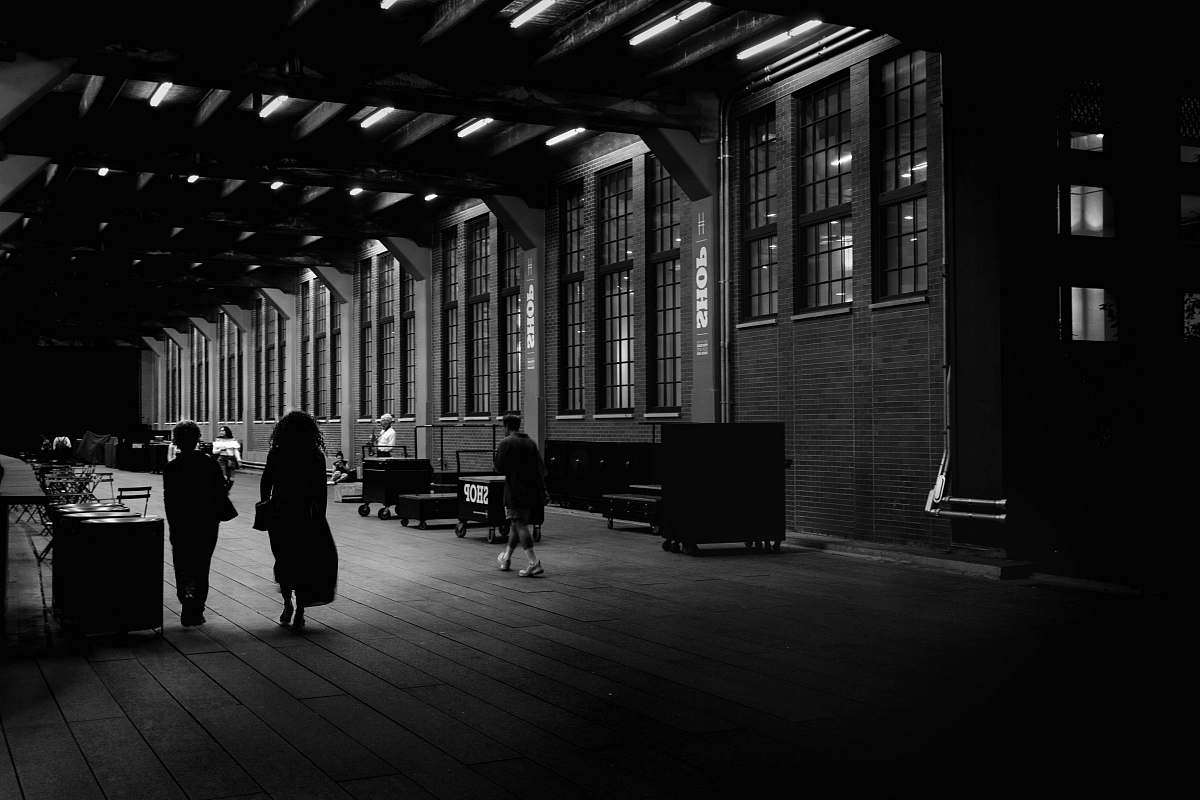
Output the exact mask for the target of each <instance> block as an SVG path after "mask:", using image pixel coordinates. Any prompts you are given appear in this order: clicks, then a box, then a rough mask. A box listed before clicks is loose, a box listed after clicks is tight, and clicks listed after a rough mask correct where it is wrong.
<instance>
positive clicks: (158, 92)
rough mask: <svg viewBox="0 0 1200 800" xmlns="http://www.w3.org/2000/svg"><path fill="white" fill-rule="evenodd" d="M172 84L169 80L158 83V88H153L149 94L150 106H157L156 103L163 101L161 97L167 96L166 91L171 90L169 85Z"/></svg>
mask: <svg viewBox="0 0 1200 800" xmlns="http://www.w3.org/2000/svg"><path fill="white" fill-rule="evenodd" d="M174 85H175V84H173V83H171V82H170V81H166V82H164V83H160V84H159V85H158V88H157V89H155V90H154V94H152V95H150V107H151V108H157V107H158V104H159V103H161V102H162V101H163V98H164V97H166V96H167V92H169V91H171V87H172V86H174Z"/></svg>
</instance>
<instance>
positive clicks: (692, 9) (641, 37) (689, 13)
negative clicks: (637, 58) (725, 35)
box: [629, 3, 712, 46]
mask: <svg viewBox="0 0 1200 800" xmlns="http://www.w3.org/2000/svg"><path fill="white" fill-rule="evenodd" d="M710 5H712V3H693V4H692V5H690V6H688V7H687V8H685V9H684V10H683V11H681V12H679V13H678V14H676V15H674V16H672V17H667V18H666V19H664V20H661V21H660V22H659V23H658V24H656V25H652V26H650V27H649V28H647V29H646V30H644V31H642V32H641V33H639V34H637V35H636V36H634V37H633V38H632V39H630V40H629V43H630V44H631V45H635V46H636V45H639V44H641V43H642V42H644V41H646V40H647V39H649V38H651V37H653V36H658V35H659V34H660V33H662V32H663V31H665V30H669V29H671V28H673V27H675V25H676V24H677V23H680V22H683V21H684V20H685V19H688V18H689V17H694V16H695V15H696V14H699V13H700V12H701V11H703V10H704V9H706V8H708V7H709V6H710Z"/></svg>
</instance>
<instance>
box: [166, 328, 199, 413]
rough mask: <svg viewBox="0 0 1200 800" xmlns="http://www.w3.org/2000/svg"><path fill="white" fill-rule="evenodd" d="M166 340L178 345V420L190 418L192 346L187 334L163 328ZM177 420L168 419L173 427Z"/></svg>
mask: <svg viewBox="0 0 1200 800" xmlns="http://www.w3.org/2000/svg"><path fill="white" fill-rule="evenodd" d="M163 333H165V334H166V335H167V338H168V339H170V340H171V341H173V342H174V343H175V344H177V345H179V350H180V355H179V419H191V418H192V398H191V394H192V376H191V364H192V344H191V341H190V339H189V337H188V335H187V334H184V333H180V332H179V331H177V330H176V329H174V328H163ZM179 419H168V420H164V422H168V423H170V424H171V425H174V424H175V423H176V422H179Z"/></svg>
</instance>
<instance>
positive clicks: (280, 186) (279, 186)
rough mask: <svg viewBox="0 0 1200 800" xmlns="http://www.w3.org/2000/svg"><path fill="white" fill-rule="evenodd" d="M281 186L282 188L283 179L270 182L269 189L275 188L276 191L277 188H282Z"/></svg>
mask: <svg viewBox="0 0 1200 800" xmlns="http://www.w3.org/2000/svg"><path fill="white" fill-rule="evenodd" d="M282 188H283V181H275V182H274V183H272V184H271V189H272V190H276V191H277V190H279V189H282Z"/></svg>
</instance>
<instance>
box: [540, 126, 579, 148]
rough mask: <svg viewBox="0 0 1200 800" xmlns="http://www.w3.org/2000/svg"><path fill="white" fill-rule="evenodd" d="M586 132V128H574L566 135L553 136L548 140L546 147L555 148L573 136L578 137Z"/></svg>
mask: <svg viewBox="0 0 1200 800" xmlns="http://www.w3.org/2000/svg"><path fill="white" fill-rule="evenodd" d="M584 130H586V129H585V128H572V129H571V130H569V131H567V132H565V133H560V134H558V135H557V136H551V137H550V138H549V139H547V140H546V146H547V147H553V146H554V145H556V144H558V143H559V142H565V141H566V140H567V139H570V138H571V137H572V136H578V135H579V134H581V133H583V132H584Z"/></svg>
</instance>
